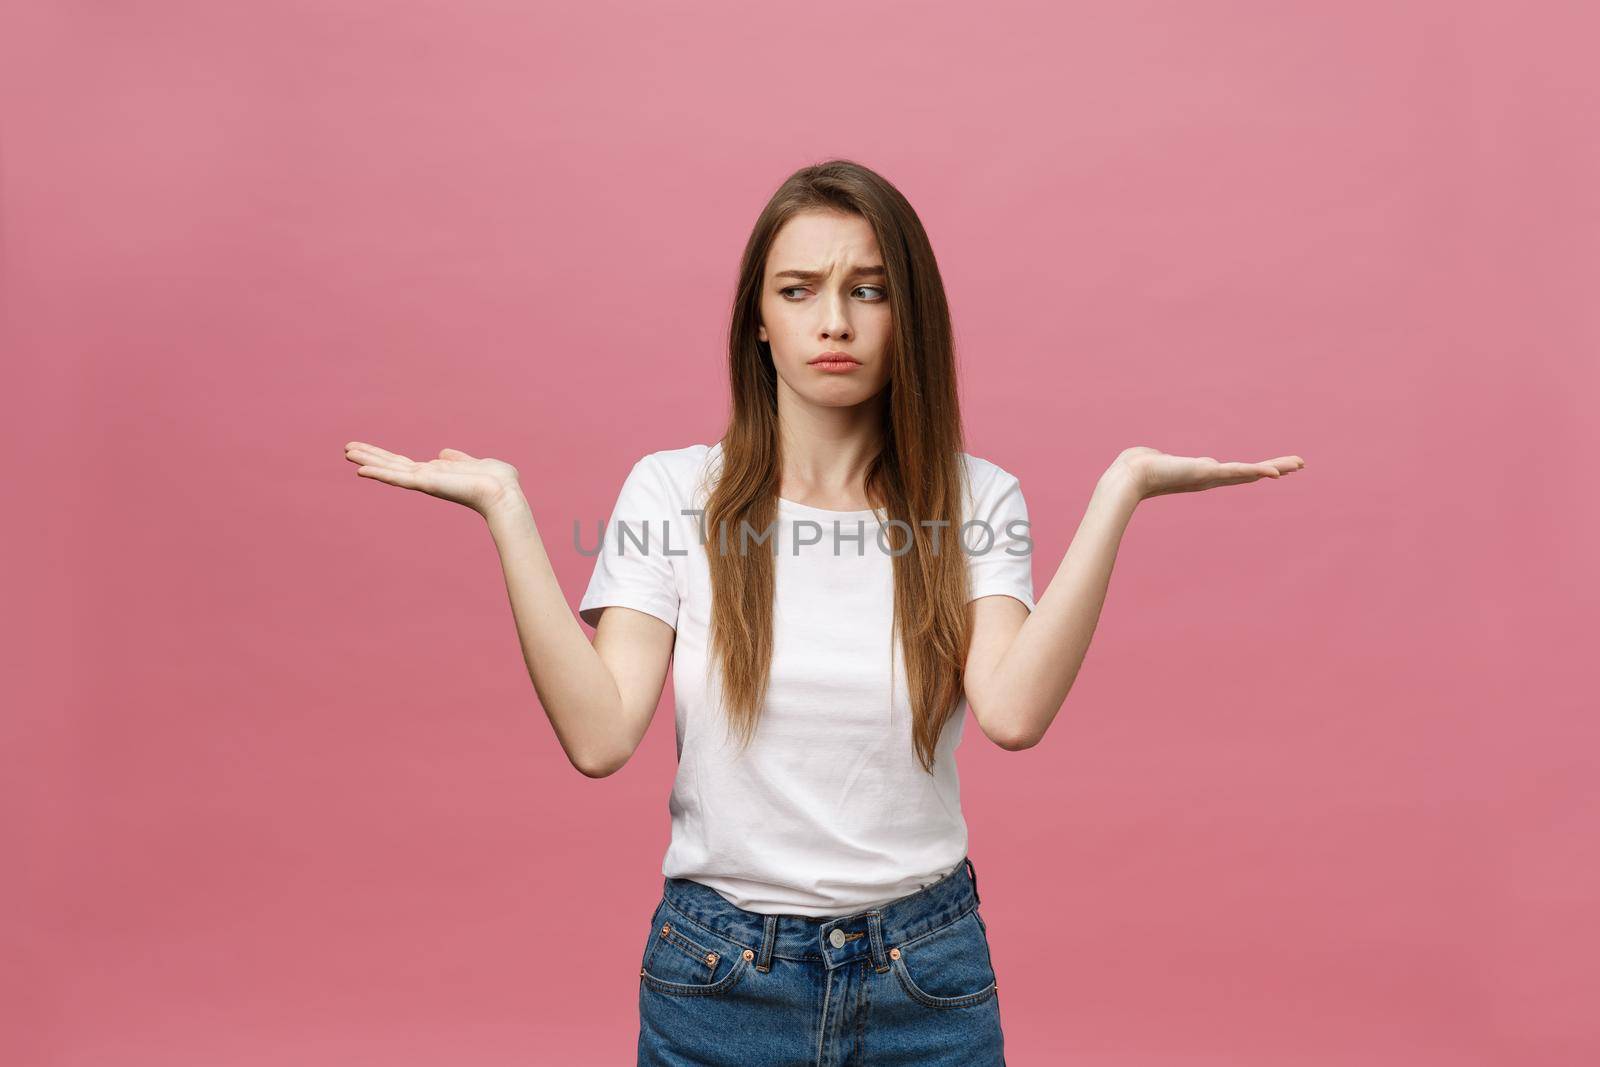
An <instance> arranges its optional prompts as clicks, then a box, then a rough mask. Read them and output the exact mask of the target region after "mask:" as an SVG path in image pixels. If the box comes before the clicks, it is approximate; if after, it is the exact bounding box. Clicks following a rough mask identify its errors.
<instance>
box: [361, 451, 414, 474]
mask: <svg viewBox="0 0 1600 1067" xmlns="http://www.w3.org/2000/svg"><path fill="white" fill-rule="evenodd" d="M344 458H345V459H348V460H350V462H352V463H366V464H369V465H371V466H374V467H386V468H388V469H390V470H404V469H406V468H408V467H411V466H415V464H413V463H412V462H411V461H410V460H404V461H402V460H399V459H397V458H391V457H390V454H389V453H386V452H382V451H381V450H380V451H378V452H374V451H372V450H371V449H368V448H357V449H354V450H352V451H350V452H346V453H345V457H344Z"/></svg>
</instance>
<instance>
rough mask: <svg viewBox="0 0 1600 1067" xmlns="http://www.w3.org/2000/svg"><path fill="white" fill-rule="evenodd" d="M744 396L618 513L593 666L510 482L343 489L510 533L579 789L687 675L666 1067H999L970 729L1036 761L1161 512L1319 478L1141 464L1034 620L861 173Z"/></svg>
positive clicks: (536, 650)
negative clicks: (1135, 522)
mask: <svg viewBox="0 0 1600 1067" xmlns="http://www.w3.org/2000/svg"><path fill="white" fill-rule="evenodd" d="M729 377H730V384H731V387H732V413H731V418H730V420H729V423H728V426H727V429H726V431H725V432H724V433H723V435H722V437H721V439H720V440H718V441H716V442H715V443H712V444H692V445H688V446H685V447H678V448H668V449H664V450H660V451H653V452H650V453H648V454H646V455H645V456H643V458H641V459H640V460H639V461H638V462H637V463H635V464H634V466H633V469H632V470H631V471H630V473H629V474H628V476H627V478H626V479H625V481H624V482H623V485H622V489H621V492H620V494H619V496H618V499H617V503H616V507H615V509H614V510H613V512H612V515H611V521H610V522H609V523H608V524H607V526H606V527H605V529H604V531H603V540H602V542H601V543H600V545H599V546H598V555H597V559H596V562H595V567H594V571H593V576H592V577H591V579H590V581H589V585H588V588H587V590H586V591H585V592H584V595H583V598H582V600H581V602H580V604H579V617H580V618H581V619H582V621H583V622H584V623H587V624H589V625H590V626H592V627H594V629H595V633H594V638H593V641H592V642H591V641H590V640H589V639H588V638H587V637H586V636H585V634H584V632H583V630H582V628H581V627H580V626H579V624H578V620H577V619H574V618H573V615H572V613H571V611H570V610H569V608H568V605H567V601H566V599H565V597H564V596H563V594H562V591H561V588H560V586H559V585H558V584H557V581H556V577H555V574H554V572H553V570H552V569H551V566H550V561H549V558H548V556H547V555H546V553H545V548H544V544H543V541H542V539H541V531H540V530H539V529H538V528H537V526H536V524H535V522H534V519H533V517H532V514H531V512H530V509H529V506H528V503H527V501H526V499H525V498H524V497H523V494H522V491H521V488H520V486H519V484H518V480H517V472H516V470H515V468H513V467H512V466H511V465H510V464H507V463H504V462H502V461H500V460H495V459H478V458H475V457H473V456H470V455H468V454H467V453H465V452H462V451H459V450H457V449H450V448H447V449H444V450H442V451H441V452H440V453H439V458H437V459H433V460H428V461H426V462H415V461H413V460H410V459H408V458H406V457H405V456H400V455H396V454H394V453H391V452H387V451H385V450H383V449H381V448H377V447H375V446H373V445H369V444H365V443H362V442H351V443H350V444H349V445H348V446H347V449H346V456H347V457H348V458H349V459H350V460H351V461H353V462H355V463H357V464H359V465H360V466H359V467H358V468H357V471H356V473H357V474H358V475H361V476H363V477H367V478H375V479H377V480H379V481H383V482H387V483H389V484H391V485H398V486H402V487H405V488H408V489H416V490H420V491H422V492H424V493H428V494H431V495H433V496H438V497H441V498H443V499H446V500H452V501H455V502H457V503H461V504H465V505H467V506H468V507H470V508H472V509H473V510H475V511H477V512H478V513H479V514H481V515H482V516H483V517H484V518H485V519H486V520H487V521H488V526H489V530H490V533H491V534H492V536H493V537H494V540H495V544H496V545H497V546H498V548H499V552H500V558H501V562H502V565H503V570H504V574H505V581H506V588H507V590H508V593H509V596H510V600H511V608H512V614H513V615H514V617H515V620H516V625H517V629H518V633H519V635H520V638H521V643H522V650H523V655H524V658H525V660H526V662H527V667H528V672H529V674H530V675H531V677H532V680H533V685H534V688H535V690H536V692H537V693H538V696H539V700H540V702H541V704H542V705H543V706H544V709H545V712H546V714H547V715H548V716H549V718H550V723H551V725H552V726H553V727H554V728H555V732H556V736H557V738H558V739H559V740H560V742H561V746H562V748H563V749H564V750H565V751H566V754H567V756H568V758H569V759H570V760H571V761H572V763H573V764H574V766H576V767H577V768H578V769H579V770H581V771H582V772H583V773H584V774H587V775H590V776H591V777H602V776H604V775H608V774H611V773H613V772H614V771H616V770H617V769H618V768H620V767H621V766H622V765H623V764H624V763H626V762H627V760H628V758H629V757H630V756H631V755H632V754H633V751H634V749H635V748H636V746H637V745H638V744H639V741H640V739H641V738H643V736H644V734H645V731H646V728H647V727H648V726H649V724H650V720H651V717H652V716H653V715H654V713H655V709H656V704H657V702H658V700H659V699H660V696H661V692H662V686H663V684H664V682H665V680H666V673H667V670H668V667H669V664H670V665H671V668H672V672H673V682H674V691H675V695H676V731H677V747H678V771H677V778H676V780H675V782H674V785H673V790H672V796H671V799H670V803H669V809H670V811H671V815H672V837H671V843H670V845H669V847H668V849H667V854H666V858H665V860H664V862H663V865H662V874H663V892H662V897H661V900H660V902H659V903H658V904H657V906H656V909H655V912H654V914H653V915H652V916H651V918H650V927H649V930H648V932H647V934H646V939H645V943H644V946H643V951H642V958H641V967H640V970H639V998H640V999H639V1016H640V1026H639V1063H640V1064H681V1063H698V1064H728V1065H738V1067H749V1065H752V1064H758V1065H761V1067H773V1065H780V1064H781V1065H787V1064H794V1065H796V1067H798V1065H801V1064H807V1065H843V1064H857V1063H870V1064H873V1065H875V1067H883V1065H890V1064H917V1065H921V1067H928V1065H939V1064H952V1065H954V1064H960V1065H963V1067H976V1065H984V1064H1003V1063H1004V1062H1005V1061H1004V1054H1003V1038H1002V1033H1001V1027H1000V1014H999V1002H998V998H997V995H996V994H997V988H998V987H997V984H996V980H995V973H994V969H993V965H992V963H991V961H990V956H989V944H988V937H987V927H986V925H985V923H984V919H983V917H982V915H981V914H980V911H979V897H978V887H977V871H976V868H975V867H974V866H973V864H972V861H971V859H970V858H968V856H967V830H966V824H965V822H964V821H963V819H962V815H961V805H960V795H959V790H958V785H957V776H956V764H955V749H956V746H957V744H958V743H959V742H960V740H961V734H962V728H963V724H964V720H965V715H966V712H967V711H968V710H970V711H971V713H972V717H973V718H974V719H975V720H976V721H977V724H978V727H979V728H980V729H981V730H982V731H983V733H984V735H985V736H986V737H988V738H989V739H990V740H991V741H993V742H994V743H995V744H997V745H999V746H1001V747H1002V748H1005V749H1008V750H1015V749H1023V748H1028V747H1030V746H1032V745H1035V744H1037V743H1038V742H1039V740H1040V738H1041V737H1042V736H1043V735H1044V733H1045V731H1046V729H1048V727H1049V726H1050V723H1051V721H1052V720H1053V719H1054V717H1055V714H1056V712H1057V710H1058V709H1059V708H1060V707H1061V704H1062V702H1063V701H1064V700H1065V698H1066V695H1067V692H1068V690H1069V689H1070V688H1071V687H1072V683H1073V679H1074V678H1075V677H1076V675H1077V672H1078V668H1079V665H1080V664H1081V663H1082V662H1083V658H1084V654H1085V652H1086V651H1087V649H1088V646H1089V641H1090V638H1091V636H1092V635H1093V632H1094V628H1095V624H1096V621H1097V620H1098V618H1099V614H1100V608H1101V604H1102V602H1103V599H1104V595H1105V591H1106V586H1107V584H1108V582H1109V579H1110V574H1111V568H1112V563H1113V561H1114V559H1115V556H1116V551H1117V546H1118V542H1119V540H1120V539H1121V536H1122V531H1123V529H1124V528H1125V527H1126V525H1127V523H1128V521H1129V519H1130V518H1131V516H1132V514H1133V511H1134V508H1135V506H1136V505H1137V504H1138V503H1139V502H1140V501H1141V500H1144V499H1146V498H1148V497H1152V496H1157V495H1161V494H1166V493H1179V492H1192V491H1195V490H1201V489H1209V488H1212V487H1215V486H1221V485H1233V484H1238V483H1242V482H1251V481H1255V480H1257V479H1259V478H1263V477H1265V478H1277V477H1279V476H1281V475H1283V474H1286V473H1289V472H1291V471H1295V470H1298V469H1300V468H1301V467H1303V466H1304V462H1303V461H1302V460H1301V459H1300V458H1299V457H1298V456H1287V457H1280V458H1278V459H1272V460H1267V461H1263V462H1259V463H1219V462H1217V461H1216V460H1214V459H1212V458H1210V457H1200V458H1186V457H1180V456H1172V455H1166V454H1163V453H1161V452H1158V451H1156V450H1155V449H1153V448H1143V447H1140V448H1130V449H1127V450H1125V451H1123V452H1122V453H1121V454H1119V455H1118V456H1117V457H1116V458H1115V460H1113V461H1112V462H1111V464H1110V466H1109V467H1108V468H1107V470H1106V472H1105V473H1104V474H1103V475H1102V476H1101V478H1100V480H1099V483H1098V485H1097V486H1096V487H1095V490H1094V493H1093V496H1092V497H1091V499H1090V502H1089V508H1088V512H1087V514H1086V515H1085V516H1084V519H1083V521H1082V523H1081V525H1080V526H1079V528H1078V532H1077V535H1076V537H1075V538H1074V539H1073V542H1072V544H1071V546H1070V547H1069V549H1068V551H1067V553H1066V558H1065V559H1063V560H1062V562H1061V566H1060V568H1059V569H1058V570H1057V572H1056V575H1055V577H1054V579H1053V580H1052V581H1051V583H1050V585H1049V587H1048V588H1047V589H1046V591H1045V594H1044V595H1043V596H1042V597H1040V598H1039V601H1038V603H1037V604H1035V602H1034V597H1033V575H1032V556H1031V548H1032V541H1031V538H1030V536H1029V533H1028V520H1027V507H1026V504H1025V502H1024V500H1023V496H1022V491H1021V488H1020V486H1019V484H1018V480H1017V478H1016V477H1014V476H1013V475H1012V474H1010V473H1009V472H1007V471H1006V470H1004V469H1002V468H1001V467H999V466H996V465H995V464H993V463H990V462H988V461H987V460H983V459H979V458H977V457H976V456H973V455H970V454H968V453H966V452H965V451H963V437H962V426H961V418H960V407H959V404H958V400H957V395H956V368H955V358H954V351H953V344H952V336H951V325H950V316H949V311H948V307H947V304H946V300H945V294H944V289H943V285H942V283H941V281H940V276H939V269H938V266H937V264H936V262H935V259H934V254H933V250H932V248H931V247H930V245H929V243H928V238H927V235H926V234H925V233H924V231H923V228H922V225H921V223H920V221H919V220H918V218H917V216H916V214H915V212H913V211H912V209H911V206H910V204H908V203H907V202H906V200H905V198H904V197H903V196H902V195H901V194H900V193H899V191H898V190H896V189H895V188H894V187H893V186H892V185H890V184H889V183H888V182H887V181H885V180H884V179H883V178H882V177H880V176H879V175H877V174H875V173H873V172H872V171H870V170H868V169H867V168H865V167H862V166H859V165H857V164H854V163H851V162H848V161H838V160H836V161H832V162H828V163H824V164H821V165H818V166H812V167H807V168H804V169H802V170H800V171H798V172H797V173H795V174H794V175H792V176H791V177H790V178H789V179H788V180H787V181H785V182H784V183H783V185H782V186H781V187H780V188H779V189H778V190H777V192H776V193H775V194H774V195H773V197H772V199H771V200H770V202H769V203H768V204H767V206H766V208H765V209H764V210H763V211H762V213H761V216H760V218H758V219H757V220H756V224H755V228H754V230H753V232H752V233H751V235H750V239H749V241H748V243H747V244H746V246H745V250H744V256H743V260H742V263H741V266H740V272H739V283H738V290H737V295H736V297H735V300H734V307H733V321H732V329H731V331H730V337H729ZM641 932H643V931H641Z"/></svg>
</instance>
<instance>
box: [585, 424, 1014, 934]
mask: <svg viewBox="0 0 1600 1067" xmlns="http://www.w3.org/2000/svg"><path fill="white" fill-rule="evenodd" d="M721 453H722V446H721V444H720V443H718V444H713V445H690V446H688V447H686V448H678V449H668V450H664V451H660V452H653V453H651V454H649V455H647V456H645V457H643V458H642V459H640V460H639V461H638V462H637V463H636V464H634V466H633V469H632V471H630V472H629V474H628V477H627V479H626V480H625V481H624V482H623V485H622V491H621V493H620V494H619V496H618V499H617V503H616V507H615V508H614V510H613V511H612V514H611V518H610V521H609V522H608V523H607V524H606V527H605V531H604V534H605V539H604V541H603V543H602V544H600V545H599V546H598V548H599V554H598V556H596V559H595V567H594V574H593V576H592V577H591V578H590V581H589V587H588V589H587V590H586V591H585V592H584V594H583V599H582V600H581V601H580V603H579V608H578V611H579V616H580V618H582V620H583V621H584V622H586V623H588V624H589V625H590V626H595V625H598V623H599V621H600V612H601V609H602V608H604V607H606V606H608V605H621V606H625V607H630V608H636V609H638V610H639V611H643V612H646V613H648V614H650V615H654V616H655V617H656V618H658V619H661V620H663V621H664V622H666V623H667V624H668V625H670V626H672V627H674V628H675V629H676V631H677V637H676V645H675V648H674V651H673V668H672V679H673V689H674V693H675V695H676V706H677V712H676V725H677V748H678V771H677V778H676V780H675V781H674V783H673V787H672V796H671V799H670V801H669V803H668V810H669V811H670V812H671V815H672V839H671V843H670V845H669V846H668V848H667V853H666V857H665V859H664V860H663V862H662V868H661V869H662V873H663V874H664V875H667V876H669V877H674V878H688V879H693V880H694V881H697V882H701V883H703V884H705V885H708V886H710V887H711V888H713V889H715V890H717V891H718V892H719V893H721V894H722V895H723V897H724V898H726V899H727V900H728V901H729V902H730V903H732V904H733V905H735V906H736V907H740V908H744V909H745V910H747V911H755V912H761V913H766V914H793V915H811V916H819V915H821V916H839V915H847V914H851V913H853V912H856V911H861V910H864V909H866V908H871V907H876V906H878V905H881V904H886V903H888V902H889V901H892V900H895V899H897V898H899V897H902V896H905V895H906V894H908V893H914V892H916V891H917V890H918V889H921V888H923V887H924V886H927V885H929V884H931V883H932V882H934V881H936V880H938V879H939V878H940V877H942V876H944V875H945V874H948V873H949V872H951V871H953V870H954V869H955V868H956V867H957V866H959V865H960V863H961V861H962V859H963V858H964V857H965V856H966V854H967V825H966V820H965V819H964V818H963V817H962V814H961V797H960V785H959V781H958V778H957V775H956V763H955V749H956V746H957V745H958V744H959V743H960V741H961V735H962V727H963V725H964V723H965V721H966V714H967V703H966V700H965V699H963V700H962V701H961V706H960V707H959V708H958V709H957V710H956V712H955V714H954V716H953V718H952V720H951V721H950V722H949V723H948V724H947V725H946V726H945V728H944V733H943V734H942V735H941V737H940V741H939V745H938V747H937V750H936V758H935V763H934V773H933V774H932V775H931V776H930V775H929V774H928V773H927V772H925V771H924V770H923V769H922V766H921V764H920V763H919V762H918V761H917V758H916V753H915V751H914V749H913V746H912V739H911V704H910V700H909V696H908V694H907V691H906V676H905V665H904V659H903V658H902V657H901V654H900V650H899V647H898V645H896V647H895V648H894V649H893V653H892V656H891V649H890V634H891V627H892V625H893V620H894V559H893V557H892V556H891V555H889V552H888V548H889V547H892V546H893V544H894V543H895V542H894V541H893V540H890V539H889V537H888V536H886V538H885V543H884V546H882V547H880V545H879V542H878V530H879V526H880V522H879V518H878V515H879V514H880V513H876V512H873V511H870V510H864V511H831V510H825V509H822V508H815V507H810V506H808V505H804V504H798V503H795V502H793V501H789V500H781V499H780V501H779V503H778V522H777V523H776V524H775V526H774V527H773V535H772V537H771V539H770V540H769V541H768V542H767V543H766V544H759V543H757V542H755V541H753V540H752V541H751V542H750V547H749V551H769V552H770V551H773V550H774V549H773V546H774V544H775V545H776V546H777V547H776V559H775V564H776V576H775V585H776V590H775V598H774V607H773V654H772V668H771V676H770V682H769V688H768V690H767V698H766V703H765V705H764V706H763V708H762V710H761V717H760V720H759V723H758V726H757V729H756V733H755V736H754V737H753V739H752V741H751V744H750V747H749V748H748V749H746V750H744V751H743V752H741V751H740V750H739V748H738V742H737V735H735V734H733V733H732V731H729V730H727V729H726V728H725V720H724V717H723V715H722V711H721V706H720V703H719V694H720V692H721V676H720V670H719V669H717V665H716V664H715V663H714V662H713V661H711V660H710V659H709V655H708V653H709V647H708V641H707V636H708V634H707V629H708V626H709V624H710V619H711V573H710V561H709V558H708V556H707V555H706V552H707V549H708V548H709V549H711V550H713V551H715V550H717V539H716V538H715V536H714V532H713V533H711V534H710V535H709V536H707V539H708V540H709V541H710V543H709V544H702V543H701V540H702V536H703V535H702V531H703V530H704V529H705V527H704V523H705V519H704V508H705V502H706V499H707V495H708V492H709V488H710V486H711V485H712V484H714V480H715V477H716V474H717V473H718V471H719V470H720V467H719V464H720V458H721ZM962 460H963V463H964V467H965V472H966V475H967V493H966V497H965V499H966V501H967V503H968V505H969V507H968V510H967V512H966V516H967V521H968V522H969V523H973V522H975V521H976V520H981V522H982V523H983V524H986V525H970V526H968V527H967V528H966V531H965V533H964V534H963V535H962V541H961V542H960V544H959V545H955V543H954V542H953V540H952V537H953V535H954V534H955V533H956V532H957V531H954V530H952V529H951V528H950V527H948V526H946V527H943V528H941V529H940V550H941V551H947V550H950V549H951V548H952V545H955V548H954V550H956V551H965V552H966V553H967V566H968V573H969V574H970V576H971V582H972V585H971V596H972V597H973V598H977V597H981V596H989V595H991V594H995V593H1003V594H1006V595H1008V596H1012V597H1015V598H1016V599H1017V600H1020V601H1022V603H1024V604H1026V605H1027V607H1028V610H1029V611H1032V610H1033V608H1034V599H1033V557H1032V555H1031V549H1032V542H1031V537H1030V535H1029V532H1028V529H1027V517H1028V513H1027V506H1026V504H1025V503H1024V501H1023V498H1022V490H1021V488H1020V486H1019V485H1018V482H1017V479H1016V478H1015V477H1014V476H1012V475H1011V474H1009V473H1008V472H1006V471H1004V470H1002V469H1001V468H1000V467H998V466H996V465H995V464H993V463H990V462H989V461H987V460H983V459H978V458H977V457H975V456H971V455H968V454H967V453H962ZM703 478H704V479H706V480H703ZM685 511H689V512H690V514H683V512H685ZM695 511H699V512H700V514H695V513H694V512H695ZM619 527H621V529H619ZM836 531H837V534H836ZM904 533H905V531H904V530H901V531H900V533H899V534H898V535H895V536H897V537H898V536H903V535H904ZM991 534H992V538H993V539H992V542H991V540H990V535H991ZM595 537H596V531H595V528H594V527H593V526H592V525H591V526H590V527H589V528H588V530H586V531H585V532H584V534H583V538H582V548H583V550H584V551H593V550H595V548H596V547H597V546H596V544H595ZM836 537H837V541H836ZM619 538H620V546H619ZM641 542H642V544H641ZM810 542H814V543H810ZM738 543H739V542H738V535H737V531H733V530H730V531H729V545H730V550H732V551H737V548H738ZM836 544H837V554H835V546H836ZM796 545H798V546H799V554H798V555H796V554H795V548H796Z"/></svg>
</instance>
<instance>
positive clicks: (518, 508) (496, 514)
mask: <svg viewBox="0 0 1600 1067" xmlns="http://www.w3.org/2000/svg"><path fill="white" fill-rule="evenodd" d="M479 514H481V515H482V516H483V517H484V519H485V520H486V521H487V522H488V523H489V525H490V526H504V525H508V524H517V523H523V522H530V521H532V519H533V509H532V508H530V507H529V506H528V500H527V498H526V497H524V496H523V495H522V487H521V486H519V485H511V486H508V487H506V488H503V489H501V490H500V492H499V493H497V494H496V495H495V496H494V498H493V499H492V500H490V501H489V502H488V503H487V504H485V505H484V506H483V507H482V508H481V509H480V510H479Z"/></svg>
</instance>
